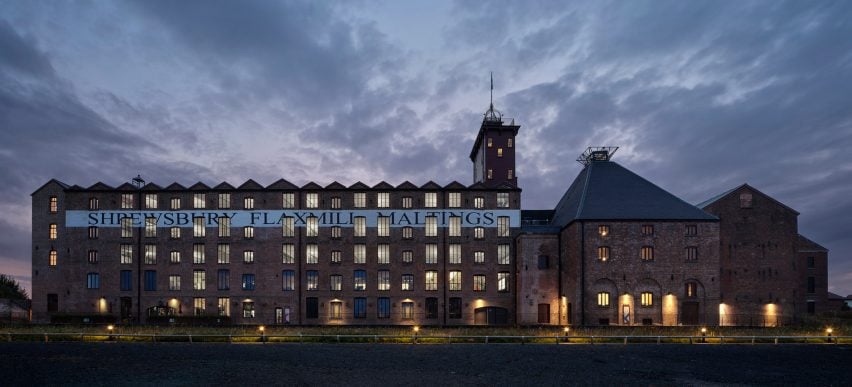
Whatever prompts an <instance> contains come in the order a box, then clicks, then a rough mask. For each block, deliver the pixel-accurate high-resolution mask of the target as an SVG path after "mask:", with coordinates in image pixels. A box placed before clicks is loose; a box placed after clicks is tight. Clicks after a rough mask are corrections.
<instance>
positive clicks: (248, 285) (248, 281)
mask: <svg viewBox="0 0 852 387" xmlns="http://www.w3.org/2000/svg"><path fill="white" fill-rule="evenodd" d="M309 278H310V277H309ZM242 289H243V290H254V274H251V273H246V274H243V283H242ZM308 290H310V289H308Z"/></svg>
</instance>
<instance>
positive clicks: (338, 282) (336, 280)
mask: <svg viewBox="0 0 852 387" xmlns="http://www.w3.org/2000/svg"><path fill="white" fill-rule="evenodd" d="M328 286H329V290H334V291H340V290H343V276H342V275H340V274H332V275H331V276H329V278H328Z"/></svg>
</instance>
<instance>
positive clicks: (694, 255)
mask: <svg viewBox="0 0 852 387" xmlns="http://www.w3.org/2000/svg"><path fill="white" fill-rule="evenodd" d="M686 260H687V261H695V260H698V247H694V246H690V247H687V248H686Z"/></svg>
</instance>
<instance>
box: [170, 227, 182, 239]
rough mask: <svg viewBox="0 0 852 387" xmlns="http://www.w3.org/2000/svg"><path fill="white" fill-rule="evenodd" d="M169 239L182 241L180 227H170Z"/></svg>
mask: <svg viewBox="0 0 852 387" xmlns="http://www.w3.org/2000/svg"><path fill="white" fill-rule="evenodd" d="M169 238H172V239H180V227H170V228H169Z"/></svg>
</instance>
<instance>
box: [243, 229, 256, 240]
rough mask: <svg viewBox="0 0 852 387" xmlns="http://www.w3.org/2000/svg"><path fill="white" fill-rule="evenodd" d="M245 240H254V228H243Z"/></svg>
mask: <svg viewBox="0 0 852 387" xmlns="http://www.w3.org/2000/svg"><path fill="white" fill-rule="evenodd" d="M243 238H246V239H252V238H254V226H245V227H243Z"/></svg>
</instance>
